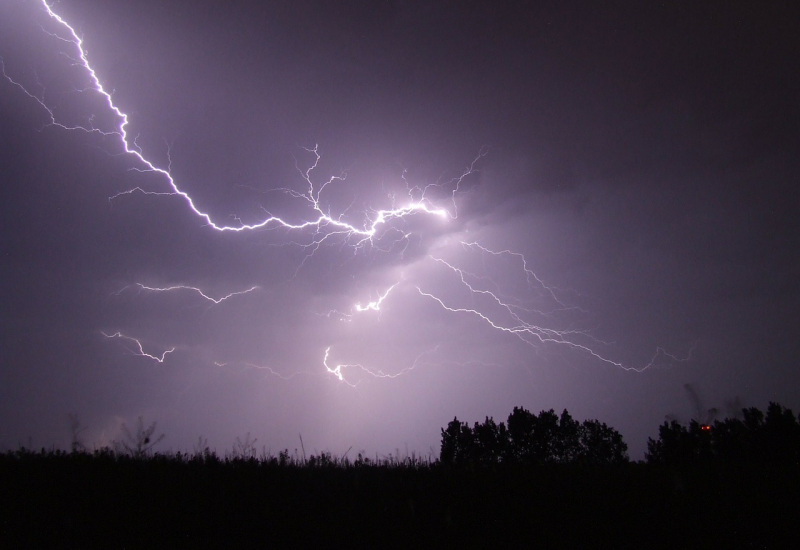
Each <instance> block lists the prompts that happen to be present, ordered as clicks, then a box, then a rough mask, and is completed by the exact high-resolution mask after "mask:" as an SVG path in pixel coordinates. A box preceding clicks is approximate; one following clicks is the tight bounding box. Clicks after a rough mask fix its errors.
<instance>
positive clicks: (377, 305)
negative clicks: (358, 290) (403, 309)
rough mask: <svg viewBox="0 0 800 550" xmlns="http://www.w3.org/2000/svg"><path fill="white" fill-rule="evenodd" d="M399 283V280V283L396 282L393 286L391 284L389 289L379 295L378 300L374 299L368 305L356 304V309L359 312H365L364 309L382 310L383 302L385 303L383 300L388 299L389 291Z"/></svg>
mask: <svg viewBox="0 0 800 550" xmlns="http://www.w3.org/2000/svg"><path fill="white" fill-rule="evenodd" d="M399 284H400V283H399V282H398V283H395V284H393V285H392V286H390V287H389V288H387V289H386V292H384V293H383V294H381V295H380V296H379V297H378V299H377V300H374V301H372V302H369V303H368V304H367V305H365V306H362V305H361V304H356V305H355V310H356V311H358V312H359V313H361V312H364V311H370V310H372V311H380V310H381V304H382V303H383V301H384V300H385V299H386V297H387V296H388V295H389V293H390V292H391V291H392V290H394V288H395V287H396V286H397V285H399Z"/></svg>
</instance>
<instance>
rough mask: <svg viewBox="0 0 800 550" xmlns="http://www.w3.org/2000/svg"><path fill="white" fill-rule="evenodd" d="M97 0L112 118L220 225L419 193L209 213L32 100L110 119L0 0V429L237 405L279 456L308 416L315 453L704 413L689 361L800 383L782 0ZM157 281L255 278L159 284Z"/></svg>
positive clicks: (93, 26)
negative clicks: (498, 426) (449, 427)
mask: <svg viewBox="0 0 800 550" xmlns="http://www.w3.org/2000/svg"><path fill="white" fill-rule="evenodd" d="M101 4H102V5H98V3H96V2H88V1H78V0H64V1H62V2H60V3H58V4H57V5H56V6H55V7H54V9H55V10H56V12H57V13H58V14H59V15H61V16H62V17H63V18H64V19H65V20H66V21H67V22H69V24H70V25H72V27H74V29H75V30H76V32H77V33H78V35H79V36H80V37H81V38H82V39H83V40H84V43H83V46H84V48H85V50H86V52H88V60H89V63H90V65H91V67H92V68H93V69H94V70H96V73H97V76H98V78H99V81H100V83H101V84H102V86H103V87H104V88H105V90H107V91H108V92H110V93H111V94H112V98H113V102H114V104H115V105H116V106H117V107H118V108H119V109H120V110H121V111H123V112H125V113H127V115H128V116H129V125H128V128H127V129H128V132H129V145H130V146H132V147H133V146H136V145H138V147H139V148H140V151H141V153H142V155H143V156H144V157H145V158H146V159H147V161H149V162H151V163H152V164H153V165H155V166H157V167H159V168H161V169H169V171H170V174H171V176H172V178H173V179H174V181H175V184H176V185H177V186H178V188H179V189H180V190H181V191H182V192H185V193H187V194H188V196H190V197H191V199H192V201H193V204H194V205H195V207H196V209H197V210H199V211H201V212H204V213H206V214H208V216H209V217H210V219H211V221H212V222H213V224H215V225H216V226H231V227H240V226H241V225H242V224H257V223H259V222H260V221H262V220H263V219H265V218H267V217H269V216H276V217H279V218H281V219H282V220H283V221H284V222H286V223H289V224H292V225H299V224H302V223H304V222H309V221H312V220H317V219H318V218H319V217H320V216H322V215H324V216H326V218H325V219H326V220H333V221H335V222H336V223H340V224H348V225H349V226H351V227H352V228H355V229H356V230H358V231H364V230H368V229H370V228H371V227H372V224H373V223H374V222H375V221H376V220H377V219H378V218H377V216H378V215H379V212H380V211H382V210H383V211H389V210H392V209H398V208H403V207H406V206H408V205H410V204H414V205H417V208H419V209H420V210H417V211H416V212H413V213H410V214H408V215H402V216H396V217H394V218H392V219H388V220H387V221H386V222H385V223H380V224H378V225H376V226H375V229H376V231H375V233H374V234H370V235H369V236H363V235H359V234H357V233H353V232H352V231H351V232H350V233H349V234H345V231H346V229H347V228H343V227H342V226H337V225H334V224H333V223H331V222H330V221H328V222H327V223H322V224H316V225H314V226H311V227H307V228H305V229H291V228H286V227H283V226H281V224H280V223H279V222H271V223H270V224H268V225H267V226H265V227H263V228H260V229H255V230H245V231H240V232H233V231H226V232H220V231H218V230H216V229H215V228H214V227H212V226H210V225H209V224H208V223H207V222H206V220H204V219H203V218H202V217H200V216H198V214H197V213H195V212H194V211H193V210H192V209H191V208H190V205H189V203H188V201H187V200H186V199H185V198H183V197H181V196H178V195H175V194H174V191H173V189H172V188H171V187H170V182H169V180H168V178H167V177H166V176H165V175H164V174H160V173H145V172H143V171H142V169H143V168H146V166H145V165H144V164H143V163H142V162H141V161H140V160H139V159H137V158H136V157H135V156H134V155H131V154H125V152H124V149H123V147H122V144H121V141H120V137H119V136H118V135H108V136H103V135H101V134H100V133H99V132H85V131H82V130H65V129H63V128H60V127H58V126H53V125H52V124H50V122H51V121H50V118H49V114H48V111H47V109H46V108H45V106H46V107H47V108H49V109H51V110H52V112H53V114H54V115H55V118H56V122H57V123H58V124H62V125H65V126H83V127H86V128H89V127H95V128H99V129H101V130H105V131H110V130H114V129H115V128H116V127H118V125H119V123H120V121H119V120H118V119H117V118H116V117H115V116H114V113H113V112H112V111H111V110H110V109H109V108H108V106H107V104H106V103H105V98H103V97H102V96H101V95H100V94H99V93H97V92H96V91H93V90H92V89H91V85H92V82H91V81H90V79H89V75H88V73H87V71H86V69H85V68H84V67H82V66H80V64H77V63H75V61H76V59H77V55H78V54H79V52H78V51H77V49H76V46H75V45H74V44H71V43H70V42H68V41H67V39H70V35H69V32H68V29H66V28H65V27H63V26H61V25H59V24H58V23H57V22H56V21H55V20H53V19H51V18H50V17H48V14H47V12H46V11H45V9H44V8H43V6H42V5H41V4H39V3H38V2H34V1H21V0H11V1H7V2H3V3H2V6H0V57H2V60H3V65H4V71H5V74H6V76H7V79H4V80H0V117H1V118H0V140H2V142H1V143H0V167H2V170H1V171H0V173H1V174H2V178H3V180H2V187H0V193H2V196H1V197H0V199H1V200H0V208H2V217H0V224H2V230H1V231H0V254H1V255H2V262H1V263H0V300H1V302H0V323H1V325H0V326H2V330H1V331H0V447H2V448H15V447H16V446H17V445H19V444H25V445H28V444H32V445H34V446H50V445H56V446H62V447H64V446H67V445H68V444H69V437H70V435H69V429H68V425H69V423H68V414H69V413H73V414H77V415H78V416H79V418H80V419H81V422H82V424H83V425H84V426H85V427H86V430H85V431H84V432H83V438H84V440H85V442H86V443H87V444H88V445H89V446H99V445H102V444H105V443H109V442H110V441H112V440H114V439H119V438H121V431H120V426H121V423H122V422H125V423H126V424H127V425H128V426H132V425H134V423H135V420H136V418H137V417H138V416H143V417H144V418H145V420H146V421H153V420H154V421H157V422H158V428H159V431H161V432H164V433H165V434H166V435H167V437H166V439H165V440H164V442H163V443H162V444H161V446H160V448H161V449H162V450H168V449H172V450H191V449H192V446H193V444H194V443H195V442H196V441H197V438H198V436H203V437H205V438H207V439H208V442H209V444H210V445H211V446H212V447H214V448H216V449H217V451H219V452H225V451H226V450H229V449H230V448H231V447H232V445H233V443H234V441H235V439H236V438H237V437H239V438H240V439H241V438H244V437H245V434H247V433H248V432H249V433H250V434H251V437H256V438H258V443H257V446H258V447H259V448H261V447H262V446H263V447H264V448H265V449H267V450H271V451H272V452H274V453H277V451H278V450H280V449H283V448H285V447H287V448H289V449H294V448H299V445H300V440H299V437H298V435H299V434H302V437H303V441H304V444H305V447H306V451H307V452H314V451H330V452H332V453H334V454H336V455H342V454H343V453H345V451H347V449H348V448H351V447H352V449H353V451H351V453H355V452H358V451H362V450H363V451H365V452H366V453H368V454H375V453H377V454H380V455H385V454H387V453H389V452H392V453H394V452H396V450H399V451H400V453H401V454H404V453H406V452H408V453H411V452H416V453H421V454H425V455H426V454H428V453H429V452H431V450H432V452H433V454H434V455H438V450H439V440H440V433H439V429H440V428H441V427H442V426H445V425H446V424H447V422H448V421H449V420H451V419H452V418H453V417H454V416H458V418H459V419H461V420H466V421H469V422H473V421H477V420H483V418H484V416H487V415H489V416H494V417H495V419H497V420H504V419H505V418H506V416H507V415H508V413H509V412H510V411H511V409H512V408H513V407H514V406H517V405H520V406H524V407H525V408H527V409H529V410H532V411H534V412H538V411H539V410H542V409H550V408H554V409H556V410H558V411H560V410H561V409H563V408H567V409H568V410H569V411H570V412H571V413H572V414H573V416H574V417H576V418H578V419H584V418H598V419H600V420H602V421H605V422H607V423H609V424H610V425H612V426H614V427H616V428H617V429H619V430H620V431H621V432H622V434H623V435H624V436H625V439H626V441H627V442H628V444H629V446H630V450H631V455H632V457H633V458H641V456H642V453H643V450H644V448H645V444H646V440H647V437H648V436H649V435H656V434H657V428H658V425H659V424H660V423H661V422H662V421H663V420H664V419H665V417H667V416H668V415H671V416H673V417H676V418H678V419H679V420H683V421H687V420H689V418H691V417H697V415H698V413H697V404H696V403H694V402H693V399H692V397H691V395H690V392H687V391H686V389H685V388H684V385H685V384H690V385H691V387H692V388H693V389H694V391H695V392H696V393H697V394H698V395H699V397H700V401H701V403H700V407H701V408H702V409H706V408H711V407H717V408H719V409H721V411H722V412H723V414H725V413H726V412H727V409H726V407H727V406H728V404H729V403H732V402H734V401H735V400H736V399H737V398H738V400H739V402H740V403H741V404H742V405H747V406H758V407H761V408H763V407H765V406H766V404H767V402H768V401H770V400H773V401H779V402H781V403H782V404H784V405H786V406H789V407H792V408H794V409H795V410H797V409H800V380H798V375H799V374H800V364H798V363H799V361H798V357H799V356H800V349H799V346H798V341H800V339H799V338H798V336H799V334H798V332H800V331H799V330H798V328H799V325H800V323H798V317H797V311H798V306H800V291H799V290H798V284H797V281H798V280H800V256H799V255H798V250H800V227H798V225H800V224H798V214H800V196H799V194H798V188H797V183H798V177H797V173H798V168H800V161H798V155H797V151H798V146H800V139H798V138H799V137H800V131H798V124H797V122H798V120H799V119H798V115H800V107H799V104H798V101H797V98H798V97H800V70H798V63H797V60H798V59H800V47H799V44H800V41H798V38H797V37H798V36H800V28H798V27H800V24H798V22H797V20H796V18H792V17H790V14H789V13H782V12H781V11H780V10H778V9H775V10H774V11H770V8H766V7H764V6H761V5H756V4H747V5H745V4H744V3H740V4H743V6H744V7H742V6H732V5H731V3H730V2H716V3H715V2H711V3H702V6H697V5H696V4H697V3H695V2H677V3H674V2H671V3H667V4H666V5H661V4H657V3H642V2H614V3H603V4H598V3H595V2H553V3H543V2H531V3H530V6H524V3H514V7H513V8H512V7H502V6H500V5H499V4H498V3H497V2H489V1H471V2H410V3H407V2H399V1H393V0H390V1H384V2H374V1H360V2H347V3H343V2H336V3H333V2H296V1H293V2H263V1H262V2H238V3H232V4H231V3H219V2H198V1H191V2H190V1H173V2H162V1H158V2H156V1H152V2H151V1H144V2H119V1H109V2H103V3H101ZM15 83H16V84H15ZM23 87H24V90H23ZM26 91H27V94H26ZM29 94H30V95H29ZM31 96H33V97H31ZM40 102H41V103H43V104H44V106H43V105H42V104H41V103H40ZM134 137H135V138H136V145H134V143H133V138H134ZM315 145H316V146H317V147H318V149H317V151H318V153H319V155H320V160H319V163H318V165H317V166H316V168H315V169H314V170H313V171H312V172H310V176H309V178H308V179H309V181H306V180H305V179H304V176H305V175H306V170H308V169H309V168H310V167H311V166H312V165H313V164H314V162H315V155H314V154H313V153H312V152H309V151H308V150H307V149H308V148H313V147H314V146H315ZM345 174H346V177H345V178H344V179H343V180H339V179H334V180H332V181H331V182H330V183H329V184H328V185H325V183H326V182H327V181H328V180H330V178H332V177H339V176H342V175H345ZM461 176H463V177H461ZM309 183H310V184H312V185H313V189H314V191H313V192H312V194H311V198H312V199H313V200H317V201H318V202H317V208H318V209H317V210H315V209H314V204H312V201H311V200H310V199H309V195H307V193H309ZM137 188H138V189H139V191H135V192H133V193H125V192H126V191H129V190H132V189H137ZM120 193H123V194H121V195H120ZM169 193H173V194H172V195H169ZM112 197H114V198H112ZM423 208H424V209H425V210H428V212H426V211H424V210H422V209H423ZM438 209H442V210H444V211H445V212H446V215H439V214H435V213H431V212H430V211H433V210H438ZM369 237H371V238H369ZM464 243H476V244H464ZM492 251H493V252H496V253H498V252H501V251H510V252H513V253H514V254H510V253H509V252H506V253H504V254H496V253H495V254H493V253H492ZM312 252H313V254H312ZM520 254H521V255H522V256H520ZM523 257H524V260H525V262H526V263H525V264H524V265H523V259H522V258H523ZM526 268H527V270H528V273H526V271H525V269H526ZM534 273H535V277H534V275H533V274H534ZM462 277H463V279H462ZM537 278H538V279H537ZM178 285H184V286H190V287H194V288H197V289H200V290H201V291H202V292H204V293H205V295H206V296H208V297H210V298H214V299H216V300H218V299H219V298H222V297H224V296H226V295H228V294H230V293H236V292H242V291H245V290H248V289H251V288H252V287H257V288H255V289H254V290H252V291H250V292H247V293H246V294H237V295H234V296H231V297H230V298H228V299H226V300H224V301H222V302H220V303H214V302H212V301H211V300H209V299H206V298H204V297H203V296H202V295H201V294H200V293H199V292H198V291H193V290H188V289H183V290H172V291H156V290H149V289H155V288H167V287H174V286H178ZM393 285H395V286H393ZM467 285H469V286H467ZM390 288H391V291H390V292H389V293H388V294H386V296H385V299H384V300H383V301H381V303H380V311H375V310H372V309H368V310H367V311H363V312H360V311H358V310H357V308H356V304H360V305H362V306H366V305H367V304H368V303H369V302H371V301H377V300H378V299H379V298H380V297H381V296H382V295H383V294H384V293H385V292H386V291H387V290H388V289H390ZM489 293H491V294H489ZM454 310H458V311H454ZM116 333H120V334H122V335H125V336H126V337H129V338H136V339H137V340H138V341H139V342H141V345H142V349H143V350H144V352H146V353H148V354H151V355H155V356H159V357H160V356H161V354H163V353H164V352H165V351H167V350H170V349H172V348H174V351H173V352H172V353H169V354H167V355H166V356H165V357H164V361H163V362H158V361H155V360H153V359H151V358H147V357H143V356H142V355H141V354H140V353H139V351H138V347H137V344H136V342H134V341H133V340H129V339H125V338H120V337H116V338H107V337H106V336H104V334H106V335H114V334H116ZM541 338H544V339H546V340H550V341H549V342H545V343H542V342H541V341H540V339H541ZM326 350H328V360H327V362H328V366H329V367H330V368H331V369H335V367H336V366H337V365H340V364H342V365H348V366H344V367H341V368H340V370H338V371H337V372H336V373H331V372H328V371H327V370H326V367H325V364H324V362H323V361H324V359H325V356H326ZM654 358H655V359H654ZM687 358H688V360H687ZM356 365H360V366H356ZM337 373H340V374H341V377H342V380H340V379H339V377H338V376H337Z"/></svg>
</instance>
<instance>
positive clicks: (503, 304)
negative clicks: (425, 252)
mask: <svg viewBox="0 0 800 550" xmlns="http://www.w3.org/2000/svg"><path fill="white" fill-rule="evenodd" d="M462 244H463V245H464V246H465V247H467V248H468V249H473V250H478V251H479V252H480V253H482V254H484V255H488V256H489V257H502V256H509V257H512V258H516V259H517V260H519V262H520V264H521V267H522V272H523V273H524V274H525V277H526V280H527V281H528V283H529V284H530V283H531V281H534V282H535V286H536V288H539V289H542V290H544V291H545V293H546V294H547V295H548V296H549V297H550V298H551V299H552V301H553V302H555V304H557V305H558V306H559V307H560V308H562V309H563V310H570V309H579V308H572V307H569V306H566V305H565V304H564V303H563V302H562V301H561V300H560V299H559V298H558V297H557V295H556V293H555V291H554V289H552V288H551V287H549V286H548V285H546V284H545V283H544V282H543V281H542V280H541V279H540V278H539V277H537V276H536V275H535V274H534V273H533V272H532V271H531V270H530V269H529V268H528V262H527V260H526V259H525V257H524V256H523V255H522V254H520V253H518V252H512V251H510V250H502V251H494V250H490V249H488V248H486V247H484V246H482V245H479V244H477V243H462ZM429 258H430V259H431V260H432V261H433V262H435V263H437V264H439V265H442V266H444V267H445V268H446V269H447V270H449V271H451V272H452V273H454V274H455V275H456V276H457V277H458V280H459V282H460V284H461V286H462V288H465V289H466V290H467V293H468V295H469V296H471V297H472V298H473V301H481V299H483V301H484V302H488V303H489V304H490V305H491V306H493V307H484V308H477V307H463V306H454V305H449V304H448V302H446V301H445V300H444V299H443V298H441V297H439V296H437V295H435V294H433V293H431V292H428V291H425V290H423V289H422V288H421V287H420V286H416V287H415V288H416V290H417V292H418V293H419V294H420V295H421V296H423V297H425V298H428V299H430V300H433V301H434V302H435V303H436V304H438V305H439V306H440V307H441V308H442V309H444V310H446V311H449V312H451V313H457V314H464V315H468V316H472V317H477V318H478V319H480V320H481V321H482V322H483V323H484V324H486V325H488V326H489V327H491V328H492V329H493V330H495V331H498V332H502V333H505V334H509V335H512V336H514V337H516V338H518V339H519V340H521V341H522V342H524V343H525V344H527V345H529V346H532V347H534V348H535V347H537V346H539V345H555V346H559V347H565V348H569V349H571V350H574V351H578V352H581V353H584V354H588V355H590V356H591V357H593V358H594V359H596V360H598V361H600V362H602V363H605V364H608V365H612V366H615V367H618V368H621V369H623V370H626V371H635V372H643V371H645V370H647V369H649V368H651V367H653V366H655V365H657V364H658V360H659V358H667V359H669V360H672V361H676V362H684V361H688V360H689V358H690V357H691V350H690V351H689V353H688V355H687V357H685V358H681V357H678V356H677V355H674V354H670V353H668V352H666V351H665V350H664V349H663V348H661V347H657V348H656V350H655V352H654V353H653V355H652V357H651V358H650V360H649V361H648V362H647V363H645V364H644V365H642V366H639V367H636V366H631V365H625V364H623V363H622V362H619V361H615V360H613V359H611V358H609V357H607V356H605V355H603V354H601V353H599V352H597V351H595V349H593V348H592V347H590V345H589V344H586V343H581V342H579V341H578V339H579V338H583V339H588V340H589V341H591V342H592V343H594V344H607V343H606V342H602V341H600V340H598V339H596V338H594V337H592V336H591V334H590V333H589V331H587V330H576V329H556V328H552V327H545V326H542V325H540V324H538V323H534V322H531V321H526V320H525V319H523V317H522V316H523V315H524V314H526V313H536V314H538V315H540V316H544V317H548V316H549V315H550V313H548V312H543V311H541V310H536V309H528V308H523V307H521V306H519V305H518V304H514V303H511V302H509V301H506V300H504V299H503V298H501V297H500V296H499V294H498V292H497V291H492V290H488V289H486V288H479V287H477V286H476V283H475V282H471V281H477V280H480V279H482V277H479V276H477V275H475V274H473V273H469V272H467V271H465V270H463V269H461V268H459V267H457V266H455V265H453V264H452V263H450V262H447V261H446V260H444V259H442V258H436V257H433V256H430V257H429ZM484 279H485V278H484ZM489 282H490V283H491V285H492V286H495V287H497V286H498V285H497V284H496V283H494V281H491V280H490V279H489ZM491 311H499V312H500V313H501V315H498V314H496V313H495V314H493V313H491ZM501 316H502V317H505V320H502V319H501V318H500V317H501Z"/></svg>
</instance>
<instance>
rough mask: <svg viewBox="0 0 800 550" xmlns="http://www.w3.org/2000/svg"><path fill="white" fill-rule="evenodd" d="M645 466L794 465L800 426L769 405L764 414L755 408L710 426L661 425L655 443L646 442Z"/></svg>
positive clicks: (798, 451) (785, 412)
mask: <svg viewBox="0 0 800 550" xmlns="http://www.w3.org/2000/svg"><path fill="white" fill-rule="evenodd" d="M645 458H646V460H647V462H650V463H660V464H672V465H679V464H695V463H698V462H709V461H723V462H740V463H744V462H748V463H759V464H767V463H769V464H798V462H800V423H798V419H797V418H796V417H795V416H794V414H793V413H792V411H791V409H787V408H785V407H783V406H781V405H779V404H778V403H773V402H770V404H769V407H767V414H766V415H765V414H764V413H763V412H762V411H760V410H759V409H757V408H755V407H751V408H749V409H742V418H741V419H738V418H726V419H725V420H722V421H719V420H717V421H715V422H714V423H713V425H707V424H699V423H698V422H697V421H695V420H692V421H691V422H690V423H689V426H688V427H687V426H683V425H681V424H679V423H678V422H676V421H674V420H673V421H672V422H669V423H667V422H664V424H662V425H661V426H660V427H659V429H658V439H657V440H654V439H652V438H650V439H648V441H647V453H646V454H645Z"/></svg>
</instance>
